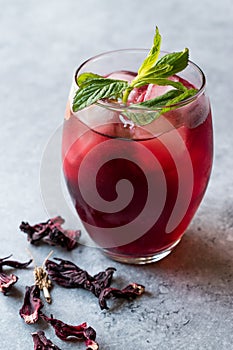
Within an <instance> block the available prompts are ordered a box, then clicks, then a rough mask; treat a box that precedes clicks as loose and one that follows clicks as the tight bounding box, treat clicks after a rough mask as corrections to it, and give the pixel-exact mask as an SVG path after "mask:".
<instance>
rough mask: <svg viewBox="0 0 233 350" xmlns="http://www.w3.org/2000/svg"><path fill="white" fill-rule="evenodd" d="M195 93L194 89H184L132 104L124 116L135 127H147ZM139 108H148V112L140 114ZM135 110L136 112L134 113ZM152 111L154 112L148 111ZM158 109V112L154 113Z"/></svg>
mask: <svg viewBox="0 0 233 350" xmlns="http://www.w3.org/2000/svg"><path fill="white" fill-rule="evenodd" d="M196 93H197V90H196V89H189V90H188V89H186V91H185V92H183V91H181V90H170V91H168V92H166V93H165V94H163V95H161V96H157V97H155V98H153V99H151V100H148V101H145V102H141V103H137V104H132V105H130V108H132V110H130V108H129V109H128V110H127V111H125V112H124V115H125V116H127V118H129V119H130V120H132V121H133V122H134V123H136V124H137V125H141V126H144V125H147V124H150V123H152V122H153V121H154V120H156V119H158V118H159V117H160V116H161V115H162V114H164V113H166V112H168V111H171V110H173V109H176V108H178V107H179V106H180V105H178V103H179V102H182V101H184V100H186V99H187V98H189V97H192V96H194V95H195V94H196ZM140 108H148V111H146V112H144V111H142V113H140V111H139V110H140ZM134 109H136V111H134ZM149 109H153V110H154V111H150V110H149ZM156 109H158V111H156Z"/></svg>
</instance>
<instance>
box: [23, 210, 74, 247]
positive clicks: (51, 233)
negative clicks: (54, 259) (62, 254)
mask: <svg viewBox="0 0 233 350" xmlns="http://www.w3.org/2000/svg"><path fill="white" fill-rule="evenodd" d="M64 222H65V220H64V219H63V218H62V217H60V216H56V217H55V218H52V219H49V220H48V221H46V222H42V223H39V224H36V225H34V226H31V225H30V224H29V223H28V222H22V223H21V225H20V226H19V228H20V230H21V231H23V232H25V233H26V234H27V238H28V241H29V242H30V243H31V244H35V243H37V242H39V241H43V242H45V243H48V244H50V245H57V246H61V247H63V248H67V250H72V249H74V248H76V247H77V245H78V240H79V238H80V234H81V231H80V230H77V231H74V230H65V229H63V228H62V227H61V225H62V224H64Z"/></svg>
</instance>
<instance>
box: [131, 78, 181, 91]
mask: <svg viewBox="0 0 233 350" xmlns="http://www.w3.org/2000/svg"><path fill="white" fill-rule="evenodd" d="M147 84H155V85H160V86H173V87H174V88H175V89H178V90H181V91H186V90H187V88H186V87H185V86H184V85H183V84H182V83H180V82H179V81H173V80H170V79H164V78H156V77H155V78H145V80H143V79H142V80H140V81H139V82H138V83H137V84H136V85H135V87H137V88H138V87H140V86H144V85H147Z"/></svg>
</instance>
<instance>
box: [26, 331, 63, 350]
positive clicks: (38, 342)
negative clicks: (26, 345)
mask: <svg viewBox="0 0 233 350" xmlns="http://www.w3.org/2000/svg"><path fill="white" fill-rule="evenodd" d="M32 339H33V342H34V350H61V349H60V348H59V347H58V346H56V345H55V344H53V343H52V342H51V340H49V339H48V338H46V336H45V333H44V332H43V331H38V332H35V333H32Z"/></svg>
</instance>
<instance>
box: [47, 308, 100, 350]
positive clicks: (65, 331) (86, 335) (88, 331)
mask: <svg viewBox="0 0 233 350" xmlns="http://www.w3.org/2000/svg"><path fill="white" fill-rule="evenodd" d="M40 316H41V318H42V319H43V320H45V321H46V322H48V323H49V324H51V326H52V327H53V328H54V330H55V334H56V335H57V337H58V338H60V339H62V340H68V338H70V337H74V338H76V339H77V340H83V341H85V343H86V346H87V350H92V349H93V350H98V349H99V345H98V343H97V342H96V341H95V339H96V331H95V330H94V329H93V328H92V327H87V324H86V322H85V323H82V324H80V325H78V326H72V325H68V324H66V323H64V322H62V321H60V320H58V319H56V318H53V316H52V315H51V317H47V316H46V315H44V314H43V313H41V314H40Z"/></svg>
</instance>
